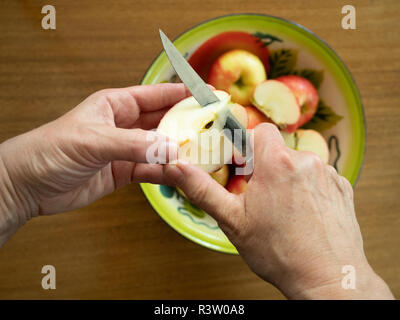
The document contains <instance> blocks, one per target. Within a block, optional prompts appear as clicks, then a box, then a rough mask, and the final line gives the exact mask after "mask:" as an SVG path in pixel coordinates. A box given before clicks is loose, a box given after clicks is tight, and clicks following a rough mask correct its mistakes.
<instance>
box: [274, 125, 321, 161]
mask: <svg viewBox="0 0 400 320" xmlns="http://www.w3.org/2000/svg"><path fill="white" fill-rule="evenodd" d="M281 134H282V136H283V139H284V140H285V144H286V146H287V147H289V148H291V149H294V150H298V151H310V152H314V153H316V154H317V155H318V156H319V157H320V158H321V160H322V162H324V163H326V164H327V163H328V162H329V148H328V144H327V143H326V140H325V139H324V137H323V136H322V135H321V134H320V133H319V132H318V131H315V130H312V129H308V130H304V129H298V130H297V131H295V132H293V133H287V132H281Z"/></svg>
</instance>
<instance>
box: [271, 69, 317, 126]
mask: <svg viewBox="0 0 400 320" xmlns="http://www.w3.org/2000/svg"><path fill="white" fill-rule="evenodd" d="M275 80H278V81H281V82H283V83H284V84H286V85H287V86H288V87H289V89H290V90H291V91H292V92H293V94H294V96H295V97H296V99H297V102H298V104H299V106H300V109H301V115H300V118H299V120H298V121H297V122H296V123H294V124H291V125H288V126H287V127H286V129H285V131H287V132H289V133H291V132H294V131H296V129H297V128H300V127H301V126H302V125H304V124H305V123H307V122H308V121H309V120H310V119H311V118H312V117H313V116H314V114H315V112H316V111H317V107H318V93H317V90H316V89H315V88H314V86H313V85H312V83H311V82H310V81H308V80H307V79H305V78H303V77H300V76H296V75H288V76H281V77H279V78H276V79H275Z"/></svg>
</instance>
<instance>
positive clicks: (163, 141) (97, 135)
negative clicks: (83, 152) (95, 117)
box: [88, 125, 178, 163]
mask: <svg viewBox="0 0 400 320" xmlns="http://www.w3.org/2000/svg"><path fill="white" fill-rule="evenodd" d="M90 130H91V131H92V134H91V137H92V139H91V141H89V146H88V147H89V148H90V150H91V151H92V152H93V153H94V155H95V156H96V158H97V159H100V160H101V161H103V162H110V161H114V160H124V161H132V162H141V163H146V162H148V163H168V162H169V161H171V160H174V159H176V156H177V153H178V145H177V144H176V143H175V142H173V141H168V139H167V137H166V136H164V135H162V134H160V133H158V132H156V131H147V130H142V129H122V128H115V127H111V126H107V125H99V126H92V127H91V128H90Z"/></svg>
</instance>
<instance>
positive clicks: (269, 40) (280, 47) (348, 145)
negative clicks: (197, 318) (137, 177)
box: [141, 14, 365, 254]
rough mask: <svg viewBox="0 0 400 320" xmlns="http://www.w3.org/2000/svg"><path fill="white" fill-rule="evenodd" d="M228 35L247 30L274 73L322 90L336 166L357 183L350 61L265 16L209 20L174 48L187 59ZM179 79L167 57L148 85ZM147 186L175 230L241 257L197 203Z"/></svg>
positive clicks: (360, 123)
mask: <svg viewBox="0 0 400 320" xmlns="http://www.w3.org/2000/svg"><path fill="white" fill-rule="evenodd" d="M226 31H245V32H248V33H250V34H252V35H255V36H257V37H258V38H259V40H260V41H261V42H262V43H263V44H264V45H265V46H268V49H269V51H270V61H271V72H272V71H273V72H274V73H275V76H276V75H279V73H282V72H283V73H286V74H287V73H292V74H293V73H294V74H300V75H302V76H304V77H306V78H308V79H309V80H310V81H311V82H313V84H314V85H316V86H318V93H319V97H320V100H321V102H320V105H319V107H318V111H317V116H316V117H315V121H313V122H312V123H309V124H308V125H309V126H310V127H312V128H314V129H316V130H318V131H320V132H321V133H322V134H323V136H324V137H325V138H326V140H327V141H328V144H329V148H330V152H331V156H330V164H332V165H334V166H335V167H336V168H337V170H338V172H339V173H340V174H341V175H343V176H345V177H346V178H347V179H348V180H349V181H350V182H351V183H352V184H353V185H354V183H355V182H356V180H357V177H358V175H359V173H360V169H361V165H362V161H363V157H364V148H365V120H364V112H363V107H362V103H361V99H360V95H359V92H358V89H357V87H356V85H355V83H354V80H353V78H352V76H351V74H350V72H349V70H348V69H347V68H346V66H345V65H344V63H343V62H342V61H341V60H340V58H339V57H338V56H337V55H336V53H335V52H334V51H333V50H332V49H331V48H330V47H329V46H328V45H327V44H326V43H325V42H324V41H322V40H321V39H319V38H318V37H317V36H316V35H314V34H313V33H312V32H311V31H309V30H307V29H305V28H304V27H302V26H300V25H298V24H295V23H292V22H290V21H287V20H284V19H281V18H276V17H272V16H266V15H259V14H239V15H230V16H224V17H219V18H216V19H212V20H210V21H206V22H204V23H202V24H200V25H198V26H195V27H194V28H192V29H190V30H188V31H186V32H185V33H183V34H182V35H181V36H179V37H178V38H177V39H176V40H175V41H174V44H175V46H176V47H177V48H178V50H179V51H180V52H181V53H182V54H183V55H184V56H185V57H187V58H189V57H190V56H191V54H192V53H193V52H194V51H195V50H196V49H197V48H198V47H199V46H201V45H202V44H203V43H204V42H205V41H207V40H208V39H210V38H212V37H214V36H216V35H218V34H220V33H222V32H226ZM176 80H177V77H176V75H175V73H174V71H173V69H172V67H171V65H170V63H169V61H168V59H167V57H166V55H165V53H161V54H160V55H159V56H158V57H157V58H156V59H155V61H154V62H153V63H152V65H151V66H150V68H149V69H148V71H147V72H146V74H145V76H144V78H143V80H142V84H154V83H160V82H174V81H176ZM141 188H142V190H143V192H144V194H145V196H146V197H147V199H148V200H149V202H150V204H151V205H152V206H153V208H154V209H155V210H156V211H157V212H158V214H159V215H160V216H161V218H162V219H164V220H165V221H166V222H167V223H168V224H169V225H170V226H171V227H172V228H174V229H175V230H176V231H177V232H179V233H180V234H182V235H183V236H185V237H186V238H188V239H190V240H192V241H194V242H196V243H198V244H200V245H203V246H205V247H207V248H210V249H214V250H217V251H221V252H226V253H233V254H235V253H237V251H236V249H235V247H234V246H233V245H232V244H231V243H230V242H229V240H228V239H227V238H226V236H225V235H224V233H223V232H222V231H221V230H220V228H219V227H218V225H217V223H216V221H215V220H214V219H213V218H211V217H210V216H209V215H207V214H206V213H205V212H204V211H202V210H200V209H198V208H196V207H195V206H193V205H191V204H190V203H189V202H188V201H187V200H185V199H184V198H183V197H181V196H180V195H179V194H178V193H177V192H176V190H175V189H174V188H171V187H167V186H160V185H153V184H148V183H143V184H141Z"/></svg>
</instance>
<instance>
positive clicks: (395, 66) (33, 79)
mask: <svg viewBox="0 0 400 320" xmlns="http://www.w3.org/2000/svg"><path fill="white" fill-rule="evenodd" d="M355 3H356V5H355V6H356V10H357V30H343V29H342V28H341V18H342V14H341V8H342V6H343V5H345V4H348V1H320V0H316V1H288V0H276V1H275V0H274V1H272V0H271V1H268V2H267V1H259V0H256V1H243V0H240V1H227V0H220V1H209V0H203V1H189V0H187V1H167V0H162V1H161V0H152V1H144V0H135V1H129V0H124V1H106V0H101V1H100V0H93V1H67V0H65V1H56V0H52V1H42V0H36V1H33V0H32V1H22V0H19V1H13V0H7V1H2V2H1V3H0V21H1V22H0V106H1V107H0V141H4V140H6V139H8V138H10V137H12V136H15V135H17V134H20V133H22V132H25V131H28V130H30V129H32V128H35V127H37V126H39V125H41V124H43V123H45V122H48V121H50V120H52V119H55V118H56V117H58V116H60V115H62V114H63V113H65V112H66V111H67V110H69V109H71V108H73V107H74V106H75V105H77V104H78V103H79V102H80V101H81V100H82V99H84V98H85V97H86V96H88V95H89V94H90V93H92V92H94V91H96V90H99V89H102V88H107V87H124V86H129V85H132V84H137V83H139V82H140V80H141V78H142V76H143V74H144V72H145V71H146V68H147V67H148V66H149V65H150V64H151V62H152V61H153V59H154V58H155V56H156V55H157V54H158V52H159V51H160V50H161V44H160V41H159V38H158V34H157V30H158V28H159V27H161V28H162V29H163V30H164V31H165V32H167V34H168V35H170V36H171V37H175V36H176V35H178V34H180V33H182V32H183V31H185V30H186V29H187V28H189V27H191V26H193V25H195V24H197V23H199V22H202V21H204V20H206V19H210V18H212V17H216V16H220V15H225V14H229V13H234V12H259V13H267V14H271V15H275V16H280V17H284V18H286V19H289V20H292V21H295V22H297V23H300V24H302V25H304V26H305V27H307V28H309V29H311V30H312V31H314V32H315V33H316V34H317V35H319V36H320V37H322V38H323V39H325V40H326V41H327V42H328V43H329V44H330V45H331V46H332V47H333V48H334V50H336V52H337V53H338V54H339V55H340V56H341V57H342V59H343V60H344V62H345V63H346V64H347V66H348V67H349V69H350V70H351V72H352V74H353V75H354V77H355V80H356V82H357V84H358V86H359V88H360V91H361V94H362V98H363V102H364V107H365V112H366V118H367V127H368V138H367V153H366V157H365V164H364V168H363V171H362V174H361V177H360V180H359V182H358V184H357V187H356V191H355V198H356V209H357V216H358V219H359V223H360V225H361V230H362V233H363V236H364V245H365V251H366V254H367V256H368V259H369V261H370V263H371V264H372V266H373V268H374V269H375V270H376V272H377V273H378V274H379V275H381V276H382V277H383V279H384V280H386V281H387V283H388V284H389V286H390V287H391V289H392V291H393V292H394V294H395V295H396V296H397V297H400V125H399V124H400V77H399V72H400V59H399V58H400V33H399V30H400V24H399V21H400V20H399V15H400V2H399V1H398V0H393V1H373V0H370V1H366V0H363V1H354V4H355ZM45 4H52V5H54V6H55V7H56V10H57V30H56V31H44V30H42V28H41V19H42V17H43V15H42V14H41V8H42V6H43V5H45ZM46 264H51V265H54V266H55V267H56V270H57V289H56V290H47V291H46V290H43V289H42V287H41V279H42V276H43V275H42V274H41V268H42V266H43V265H46ZM0 298H3V299H5V298H7V299H15V298H23V299H32V298H34V299H36V298H39V299H42V298H59V299H60V298H61V299H64V298H73V299H80V298H87V299H96V298H105V299H108V298H112V299H135V298H161V299H167V298H171V299H175V298H200V299H201V298H210V299H214V298H218V299H281V298H283V296H282V295H281V294H280V293H279V292H278V291H277V290H276V289H275V288H273V287H272V286H271V285H269V284H266V283H265V282H263V281H262V280H260V279H259V278H258V277H257V276H255V275H254V274H253V273H251V272H250V271H249V270H248V268H247V266H246V265H245V263H244V262H243V261H242V260H241V258H240V257H237V256H232V255H226V254H221V253H217V252H213V251H210V250H208V249H205V248H202V247H200V246H198V245H196V244H194V243H192V242H190V241H188V240H186V239H184V238H183V237H182V236H181V235H179V234H178V233H177V232H175V231H174V230H172V229H171V228H170V227H169V226H168V225H167V224H166V223H164V222H163V221H162V220H161V219H160V218H159V216H158V215H157V214H156V213H155V211H154V210H153V209H152V208H151V207H150V205H149V204H148V202H147V200H146V199H145V197H144V196H143V194H142V193H141V191H140V189H139V186H138V185H131V186H129V187H126V188H124V189H122V190H120V191H118V192H116V193H114V194H112V195H109V196H107V197H105V198H104V199H102V200H100V201H97V202H96V203H94V204H92V205H91V206H89V207H87V208H84V209H81V210H77V211H76V212H70V213H65V214H60V215H57V216H50V217H41V218H37V219H34V220H33V221H30V222H29V223H28V224H27V225H25V226H24V227H23V228H22V229H20V230H19V231H18V233H17V234H16V235H15V236H14V237H13V238H12V239H11V240H10V241H9V242H8V243H7V244H6V245H5V246H4V247H3V248H1V249H0Z"/></svg>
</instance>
